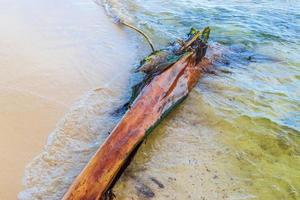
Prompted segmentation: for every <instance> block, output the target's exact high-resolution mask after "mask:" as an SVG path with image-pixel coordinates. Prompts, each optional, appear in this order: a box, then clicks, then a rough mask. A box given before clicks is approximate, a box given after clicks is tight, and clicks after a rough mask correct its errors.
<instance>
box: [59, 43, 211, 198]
mask: <svg viewBox="0 0 300 200" xmlns="http://www.w3.org/2000/svg"><path fill="white" fill-rule="evenodd" d="M184 48H186V47H184ZM196 48H199V47H195V48H193V49H190V50H188V51H185V53H184V54H183V55H182V56H181V57H180V59H179V60H178V61H177V62H175V63H174V64H172V65H171V66H170V67H169V68H167V69H165V70H164V71H163V72H161V73H159V74H157V75H156V76H154V77H153V78H152V79H151V81H149V83H147V84H146V85H145V86H144V87H143V88H142V90H141V91H140V93H139V94H138V95H137V97H136V98H135V100H134V101H133V103H132V104H131V106H130V107H129V108H128V110H127V112H126V113H125V115H124V116H123V118H122V119H121V121H120V122H119V123H118V124H117V126H116V127H115V128H114V129H113V131H112V132H111V134H110V135H109V137H108V138H107V139H106V140H105V142H104V143H103V144H102V146H101V147H100V148H99V149H98V151H97V152H96V153H95V155H94V156H93V157H92V158H91V160H90V161H89V162H88V164H87V165H86V167H85V168H84V169H83V170H82V172H81V173H80V174H79V175H78V177H77V178H76V179H75V181H74V182H73V184H72V185H71V186H70V188H69V190H68V191H67V193H66V194H65V195H64V197H63V200H99V199H103V198H104V197H105V196H106V193H107V191H108V190H110V189H111V187H112V186H113V185H114V184H115V182H116V180H117V179H118V178H119V176H120V175H121V173H122V172H123V171H124V170H125V168H126V166H127V165H128V164H129V162H130V160H131V159H132V157H133V155H134V154H135V153H136V151H137V149H138V147H139V146H140V144H141V143H142V142H143V140H144V139H145V138H146V136H147V135H148V134H149V133H150V131H151V130H152V129H153V128H154V127H155V126H156V125H157V124H158V122H159V121H160V120H161V119H162V118H163V117H164V116H166V114H168V113H169V111H171V110H172V108H174V106H176V105H178V104H179V103H180V102H182V101H183V100H184V99H185V98H186V97H187V96H188V94H189V92H190V91H191V89H192V88H193V87H194V86H195V84H196V83H197V81H198V80H199V78H200V76H201V75H202V74H203V72H204V71H205V70H206V69H207V68H209V67H210V66H211V64H210V62H209V61H208V59H206V58H201V60H200V61H199V58H197V56H199V55H197V52H198V51H197V49H196ZM202 56H203V55H202Z"/></svg>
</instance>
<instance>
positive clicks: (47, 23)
mask: <svg viewBox="0 0 300 200" xmlns="http://www.w3.org/2000/svg"><path fill="white" fill-rule="evenodd" d="M3 6H4V7H5V12H2V13H1V14H0V16H1V17H0V21H1V24H3V31H2V32H1V33H0V36H1V37H0V38H1V39H0V43H3V46H5V47H6V48H2V49H1V50H0V55H1V56H0V64H1V65H2V66H4V67H2V68H1V69H0V72H1V73H0V74H1V75H2V77H1V81H0V83H1V87H0V90H1V97H0V106H1V109H0V113H1V114H0V127H1V129H0V130H1V134H0V141H1V147H2V148H3V149H2V154H1V159H2V160H3V161H4V162H3V164H2V166H1V172H0V173H1V174H0V176H1V178H2V181H1V184H0V186H1V187H0V188H1V190H0V199H7V200H10V199H16V196H17V195H18V192H20V191H21V190H22V184H21V181H22V180H21V179H22V177H23V174H24V168H25V166H26V165H28V163H29V162H30V161H31V160H32V159H33V158H34V157H36V156H37V155H38V154H39V153H40V152H41V151H42V149H44V148H45V143H46V141H47V138H48V136H49V133H50V132H51V131H53V129H55V126H56V124H57V122H58V121H59V120H60V119H61V118H62V117H63V116H64V115H65V112H66V111H67V110H69V107H70V106H71V105H72V104H73V103H74V102H75V100H76V99H78V98H82V95H83V94H84V93H86V92H87V91H89V90H91V89H93V88H97V87H103V86H107V85H109V84H110V82H114V83H115V82H116V85H122V84H124V85H125V84H127V81H128V79H127V77H128V74H129V70H130V68H131V66H132V63H133V60H134V57H135V49H134V47H133V46H132V44H131V43H130V41H129V39H130V37H129V35H128V33H126V31H124V30H121V29H120V28H118V26H116V25H114V24H113V23H112V21H111V20H110V19H109V17H108V16H107V15H106V14H105V11H104V9H103V8H102V7H100V6H99V5H97V4H95V3H94V2H92V1H91V2H83V1H82V2H80V1H79V2H72V1H65V2H59V1H54V2H53V1H46V2H43V3H41V2H38V1H32V2H26V1H21V2H14V1H13V2H12V1H7V2H6V0H5V3H4V5H3ZM54 8H55V11H54V10H53V9H54ZM4 19H5V20H4ZM2 22H3V23H2ZM20 32H22V36H23V37H22V38H20V37H19V36H20V35H19V33H20ZM116 44H117V45H116ZM107 49H109V51H108V50H107ZM120 63H121V64H120ZM119 77H121V78H119ZM124 81H126V82H124ZM117 87H118V86H117Z"/></svg>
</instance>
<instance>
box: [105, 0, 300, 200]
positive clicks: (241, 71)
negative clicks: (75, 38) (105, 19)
mask: <svg viewBox="0 0 300 200" xmlns="http://www.w3.org/2000/svg"><path fill="white" fill-rule="evenodd" d="M105 2H106V5H107V9H108V10H109V11H110V14H111V15H112V16H113V17H116V16H117V17H120V18H122V19H124V20H127V21H129V22H130V23H133V24H135V25H136V26H138V27H140V28H141V29H143V30H144V31H145V32H146V33H147V34H148V35H150V37H151V38H152V40H153V41H154V43H155V45H156V47H157V48H161V47H163V46H164V45H166V44H167V43H168V42H169V41H170V40H175V39H176V38H180V37H182V36H183V34H185V33H187V32H188V31H189V28H191V27H195V28H202V27H204V26H210V27H211V29H212V35H211V46H212V52H213V53H212V55H213V56H215V57H217V58H216V61H215V70H216V72H217V75H209V76H207V77H206V78H204V79H202V80H201V81H200V83H199V84H198V86H197V87H196V89H195V90H194V91H193V92H192V95H191V96H190V97H189V100H188V101H187V102H185V103H184V105H183V106H182V107H180V111H179V113H177V114H176V115H172V117H170V119H169V121H168V120H167V121H168V122H166V123H164V125H161V126H160V127H159V128H158V130H156V131H155V132H154V133H153V135H155V134H163V135H164V136H160V137H163V138H159V139H158V138H156V137H159V136H153V137H150V138H149V143H150V144H146V145H145V146H146V147H145V150H144V149H143V150H144V151H145V152H147V153H146V154H150V155H151V156H150V159H149V158H148V157H146V158H148V159H146V160H145V157H143V156H141V155H139V156H138V157H137V158H136V160H135V163H137V164H133V166H132V168H133V170H132V171H135V170H136V169H135V167H136V168H138V164H140V165H141V163H142V166H143V165H146V166H148V165H149V169H148V168H147V170H146V172H143V173H141V174H139V172H138V174H139V175H137V176H138V177H144V175H145V176H147V175H148V176H151V174H153V171H154V172H155V173H154V174H156V175H157V178H159V179H160V180H163V181H164V183H166V184H167V185H169V186H170V187H172V189H173V191H172V189H171V190H169V192H168V194H169V197H170V198H169V199H176V198H178V199H182V198H183V197H184V196H182V195H189V197H190V198H191V199H200V198H199V195H201V196H203V197H204V198H207V199H221V198H223V197H222V196H221V195H220V196H217V197H214V198H213V197H212V196H210V194H207V193H205V192H207V191H208V190H207V191H205V189H204V188H205V186H203V185H201V184H205V185H209V184H212V183H214V182H215V180H213V179H208V181H203V180H199V179H197V180H193V179H192V178H186V179H184V180H183V179H182V177H184V176H187V175H188V174H189V173H191V174H193V175H195V176H197V175H200V174H201V173H200V172H201V170H199V169H194V168H193V167H191V166H190V165H189V164H187V163H186V162H185V161H186V159H188V158H191V159H195V160H196V161H197V162H200V161H203V157H197V156H194V154H197V153H195V152H199V151H201V150H202V151H205V153H208V154H209V153H210V152H211V151H207V149H206V148H207V145H208V143H210V144H211V143H216V144H217V148H216V149H215V150H214V151H212V155H214V153H216V152H219V153H217V156H216V159H215V160H214V162H213V164H212V163H211V162H209V164H208V166H218V167H217V169H219V170H220V171H223V172H226V173H227V175H224V174H223V175H221V176H218V177H221V179H223V181H224V182H225V184H226V183H236V184H237V185H238V187H235V186H233V188H232V187H226V186H224V184H223V186H220V187H221V188H224V189H226V192H225V193H226V195H225V197H224V198H229V199H235V198H237V199H300V170H299V169H300V168H299V166H300V101H299V100H300V87H299V85H300V79H299V74H300V62H299V59H300V56H299V50H300V36H299V31H300V23H299V22H300V15H299V10H300V2H299V1H276V2H273V1H272V2H271V1H243V2H241V1H236V0H231V1H226V2H224V1H160V0H156V1H139V0H132V1H122V2H121V1H110V0H107V1H105ZM188 107H192V108H190V109H187V108H188ZM203 115H205V118H204V119H203ZM161 130H164V131H161ZM207 130H209V131H208V132H209V134H208V135H209V137H208V138H210V137H211V136H212V135H214V136H213V139H211V140H213V141H210V140H208V139H207V137H205V132H206V131H207ZM177 132H179V133H180V134H179V133H178V134H177ZM191 136H193V139H191V140H190V137H191ZM196 136H197V137H196ZM157 140H159V141H157ZM195 143H196V145H195V146H194V144H195ZM203 143H204V144H203ZM153 145H154V146H155V147H156V148H154V149H152V148H151V147H152V146H153ZM173 145H175V147H174V146H173ZM198 145H199V146H202V147H203V148H204V149H201V148H200V149H201V150H199V149H197V147H198ZM167 147H170V148H167ZM221 147H222V148H221ZM149 148H150V150H149ZM145 152H144V153H145ZM199 154H200V155H201V154H203V153H201V152H199ZM167 155H168V156H167ZM177 156H178V157H179V158H178V157H177ZM183 157H184V158H183ZM204 160H205V159H204ZM162 162H163V164H162ZM206 162H207V160H206ZM158 163H159V164H158ZM174 163H175V164H174ZM203 163H205V162H203ZM203 163H202V164H203ZM172 164H173V165H174V166H173V168H170V165H172ZM196 166H197V167H199V166H201V164H199V163H198V164H197V165H196ZM174 169H176V170H175V172H174V173H171V172H173V171H172V170H174ZM194 170H196V171H194ZM133 173H134V172H133ZM129 176H130V175H129ZM168 176H175V177H179V178H178V179H179V180H180V181H179V182H180V183H172V184H170V183H169V182H168V180H167V179H168ZM125 177H126V176H125ZM202 177H205V176H204V175H202ZM124 179H125V182H127V181H126V178H124ZM141 179H143V178H141ZM144 179H145V178H144ZM146 179H147V178H146ZM228 181H229V182H228ZM128 182H130V181H128ZM192 183H193V184H195V185H196V187H197V192H195V191H194V190H193V186H192ZM186 184H188V186H186ZM175 186H178V187H176V189H175V188H173V187H175ZM124 187H125V188H129V189H128V191H130V190H132V187H131V186H124ZM217 187H218V186H216V185H212V186H210V188H212V189H213V190H216V188H217ZM154 188H155V187H154ZM167 188H168V189H170V188H169V187H168V186H167ZM125 191H127V190H125ZM170 191H171V192H170ZM118 192H120V193H121V194H123V196H128V194H125V193H126V192H124V188H122V191H121V189H119V190H118ZM163 193H164V192H163V191H159V192H157V193H155V194H157V195H156V197H157V198H158V199H164V198H166V196H165V197H164V198H163V197H161V195H163ZM197 195H198V196H197ZM187 197H188V196H186V198H184V199H187Z"/></svg>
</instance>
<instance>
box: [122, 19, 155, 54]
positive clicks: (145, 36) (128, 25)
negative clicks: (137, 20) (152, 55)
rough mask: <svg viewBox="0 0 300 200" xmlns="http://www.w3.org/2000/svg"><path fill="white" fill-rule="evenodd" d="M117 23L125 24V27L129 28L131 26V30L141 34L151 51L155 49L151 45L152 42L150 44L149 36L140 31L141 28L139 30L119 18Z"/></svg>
mask: <svg viewBox="0 0 300 200" xmlns="http://www.w3.org/2000/svg"><path fill="white" fill-rule="evenodd" d="M119 23H120V24H122V25H125V26H127V27H129V28H131V29H133V30H135V31H137V32H138V33H140V34H141V35H143V36H144V38H145V39H146V40H147V42H148V44H149V45H150V47H151V50H152V52H154V51H155V49H154V46H153V44H152V42H151V40H150V38H149V37H148V36H147V35H146V34H145V33H144V32H143V31H141V30H139V29H138V28H136V27H134V26H132V25H131V24H128V23H126V22H123V21H121V20H120V21H119Z"/></svg>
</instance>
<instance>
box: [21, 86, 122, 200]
mask: <svg viewBox="0 0 300 200" xmlns="http://www.w3.org/2000/svg"><path fill="white" fill-rule="evenodd" d="M118 96H119V95H118V93H117V92H115V91H113V90H111V89H107V88H101V89H97V90H94V91H90V92H88V93H87V94H86V95H84V96H83V97H82V98H81V99H80V100H79V101H78V102H77V103H75V104H74V105H73V106H72V107H71V109H70V110H69V112H68V113H67V114H66V115H65V117H64V118H63V119H62V120H61V121H60V122H59V123H58V125H57V127H56V129H55V130H54V131H53V132H52V133H51V134H50V136H49V138H48V142H47V144H46V146H45V148H44V150H43V152H42V153H41V154H40V155H38V156H37V157H36V158H35V159H34V160H33V161H32V162H31V163H30V164H29V165H28V166H27V167H26V170H25V176H24V179H23V183H24V186H25V189H24V190H23V191H22V192H21V193H20V194H19V196H18V199H20V200H39V199H43V200H55V199H61V197H62V196H63V194H64V193H65V192H66V190H67V188H68V187H69V185H70V184H71V182H72V181H73V180H74V178H75V177H76V176H77V175H78V173H79V172H80V171H81V170H82V168H83V167H84V166H85V164H86V163H87V161H88V160H89V159H90V158H91V156H92V155H93V154H94V152H95V151H96V150H97V148H98V147H99V146H100V145H101V143H102V142H103V141H104V140H105V138H106V137H107V136H108V133H109V131H110V130H111V129H112V127H113V126H114V125H115V124H116V123H117V121H118V120H119V118H118V117H113V116H111V114H110V113H111V111H112V110H113V108H116V106H117V105H121V100H120V99H119V98H118Z"/></svg>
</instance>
